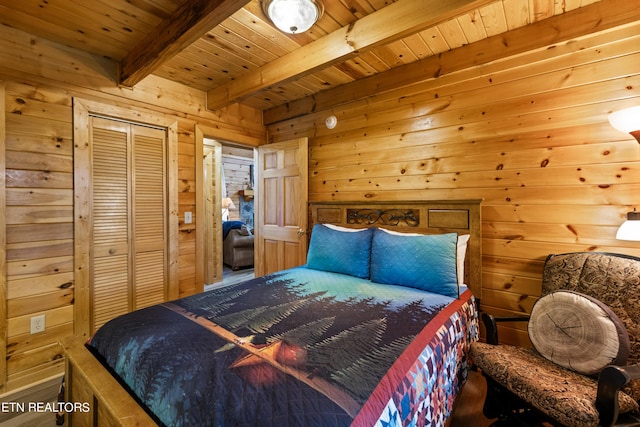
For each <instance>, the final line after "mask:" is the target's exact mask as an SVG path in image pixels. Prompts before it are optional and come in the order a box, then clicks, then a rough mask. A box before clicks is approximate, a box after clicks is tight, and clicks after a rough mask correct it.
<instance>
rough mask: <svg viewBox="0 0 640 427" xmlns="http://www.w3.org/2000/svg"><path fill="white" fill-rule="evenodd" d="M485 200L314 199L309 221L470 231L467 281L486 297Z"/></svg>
mask: <svg viewBox="0 0 640 427" xmlns="http://www.w3.org/2000/svg"><path fill="white" fill-rule="evenodd" d="M480 203H482V200H424V201H422V200H421V201H400V202H375V203H363V202H312V203H310V209H309V215H310V218H309V224H310V226H311V227H313V226H314V225H315V224H327V223H329V224H336V225H340V226H343V227H349V228H363V227H383V228H387V229H392V230H396V231H400V232H405V233H422V234H442V233H453V232H455V233H458V234H470V235H471V237H470V238H469V244H468V246H467V256H466V258H465V283H466V284H467V286H469V289H471V291H472V292H473V294H474V296H475V297H476V299H480V298H481V297H482V238H481V233H480V228H481V218H480Z"/></svg>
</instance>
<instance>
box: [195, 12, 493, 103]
mask: <svg viewBox="0 0 640 427" xmlns="http://www.w3.org/2000/svg"><path fill="white" fill-rule="evenodd" d="M491 1H493V0H447V1H442V0H399V1H397V2H395V3H392V4H390V5H388V6H385V7H384V8H382V9H380V10H378V11H376V12H374V13H372V14H370V15H367V16H365V17H363V18H362V19H360V20H358V21H356V22H354V23H352V24H351V25H348V26H346V27H343V28H340V29H339V30H337V31H334V32H333V33H331V34H328V35H326V36H324V37H322V38H321V39H318V40H315V41H313V42H311V43H309V44H307V45H304V46H302V47H301V48H300V49H297V50H295V51H293V52H291V53H289V54H287V55H285V56H283V57H281V58H278V59H276V60H274V61H272V62H270V63H268V64H266V65H264V66H262V67H261V68H259V69H257V70H255V71H253V72H251V73H250V74H247V75H246V76H245V77H243V78H241V79H237V80H234V81H231V82H229V83H227V84H226V85H224V86H222V87H218V88H216V89H212V90H210V91H209V92H208V93H207V108H208V109H209V110H216V109H219V108H222V107H224V106H226V105H228V104H231V103H235V102H240V101H242V100H243V99H245V98H247V97H249V96H252V95H255V94H257V93H259V92H261V91H263V90H265V89H268V88H269V87H271V86H275V85H277V84H281V83H285V82H289V81H292V80H295V79H298V78H300V77H304V76H306V75H308V74H311V73H313V72H315V71H317V70H320V69H323V68H326V67H329V66H332V65H334V64H337V63H340V62H343V61H345V60H347V59H349V58H350V57H354V56H356V55H358V54H361V53H363V52H365V51H367V50H371V49H373V48H375V47H377V46H380V45H384V44H387V43H391V42H393V41H395V40H399V39H401V38H403V37H405V36H408V35H410V34H414V33H416V32H419V31H422V30H424V29H426V28H429V27H432V26H434V25H436V24H438V23H440V22H443V21H446V20H448V19H451V18H453V17H455V16H458V15H460V14H463V13H466V12H469V11H471V10H473V9H476V8H478V7H480V6H482V5H484V4H487V3H490V2H491Z"/></svg>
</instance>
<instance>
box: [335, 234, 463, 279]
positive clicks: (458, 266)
mask: <svg viewBox="0 0 640 427" xmlns="http://www.w3.org/2000/svg"><path fill="white" fill-rule="evenodd" d="M327 225H328V224H327ZM380 230H382V231H384V232H386V233H389V234H396V235H400V236H422V235H423V234H421V233H402V232H400V231H395V230H388V229H386V228H380ZM470 237H471V235H470V234H458V243H457V251H456V270H457V275H458V285H464V260H465V257H466V256H467V244H468V243H469V238H470Z"/></svg>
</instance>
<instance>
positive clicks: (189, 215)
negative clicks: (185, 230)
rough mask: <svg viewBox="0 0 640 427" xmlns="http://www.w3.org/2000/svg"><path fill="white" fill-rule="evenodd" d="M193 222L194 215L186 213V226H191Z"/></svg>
mask: <svg viewBox="0 0 640 427" xmlns="http://www.w3.org/2000/svg"><path fill="white" fill-rule="evenodd" d="M192 222H193V215H192V214H191V212H185V213H184V223H185V224H191V223H192Z"/></svg>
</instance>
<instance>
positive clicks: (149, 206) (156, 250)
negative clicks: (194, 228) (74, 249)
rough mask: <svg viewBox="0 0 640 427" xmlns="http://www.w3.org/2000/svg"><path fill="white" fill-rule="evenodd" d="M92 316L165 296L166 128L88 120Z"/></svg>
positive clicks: (101, 319)
mask: <svg viewBox="0 0 640 427" xmlns="http://www.w3.org/2000/svg"><path fill="white" fill-rule="evenodd" d="M89 122H90V123H89V125H90V131H89V144H90V153H91V154H90V162H91V165H90V170H91V175H90V181H91V182H90V185H89V188H90V193H91V197H90V200H91V212H92V221H91V222H92V224H91V225H90V229H91V239H90V240H91V242H89V244H90V245H91V250H90V253H91V260H90V262H91V277H90V282H91V301H92V307H91V313H92V314H91V317H92V329H93V330H94V331H95V330H96V329H97V328H99V327H100V326H101V325H102V324H104V323H105V322H106V321H108V320H110V319H112V318H114V317H116V316H118V315H120V314H124V313H127V312H129V311H132V310H135V309H138V308H142V307H146V306H149V305H152V304H156V303H159V302H162V301H165V300H166V285H165V284H166V283H167V274H168V268H167V258H168V254H167V247H168V245H167V239H168V227H167V211H168V209H167V180H166V176H167V173H166V172H167V171H166V169H167V158H166V157H167V147H166V145H167V138H166V130H165V129H158V128H153V127H146V126H142V125H138V124H134V123H128V122H122V121H117V120H113V119H107V118H102V117H96V116H92V117H90V118H89Z"/></svg>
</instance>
